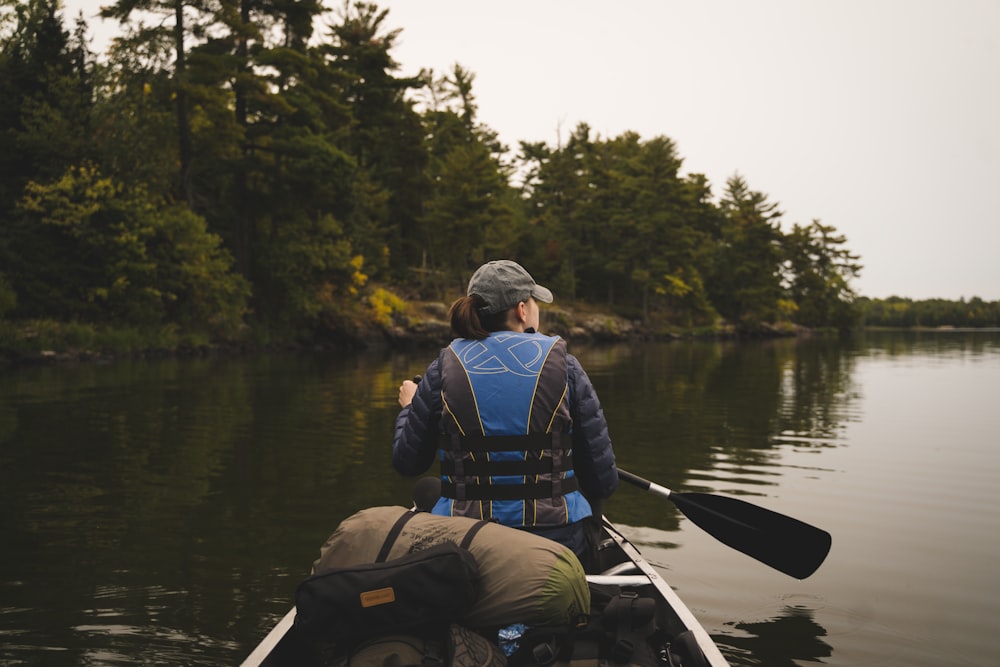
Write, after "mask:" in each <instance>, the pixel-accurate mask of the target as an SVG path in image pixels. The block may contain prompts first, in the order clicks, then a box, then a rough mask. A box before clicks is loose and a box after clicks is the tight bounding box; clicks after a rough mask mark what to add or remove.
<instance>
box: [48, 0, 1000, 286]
mask: <svg viewBox="0 0 1000 667" xmlns="http://www.w3.org/2000/svg"><path fill="white" fill-rule="evenodd" d="M104 1H105V2H108V1H109V0H104ZM65 4H66V6H67V8H68V11H67V17H68V18H71V17H73V16H75V15H76V12H77V9H79V8H83V9H84V12H85V14H87V15H90V14H92V13H94V12H96V9H97V7H99V6H100V4H101V2H100V0H65ZM377 4H378V6H379V7H382V8H385V9H388V10H389V16H388V18H387V23H388V27H389V28H402V30H403V32H402V33H401V35H400V37H399V39H398V41H397V46H396V49H395V50H394V51H393V54H394V56H395V58H396V60H397V61H398V62H399V63H400V64H401V69H400V72H399V74H400V75H410V74H416V73H417V71H418V70H419V69H420V68H422V67H426V68H433V69H434V70H435V71H436V72H438V73H442V74H443V73H445V72H447V71H449V70H450V69H451V67H452V66H453V65H454V63H456V62H457V63H460V64H461V65H462V66H463V67H465V68H466V69H467V70H469V71H471V72H473V73H474V74H475V76H476V79H475V83H474V85H473V93H474V95H475V96H476V98H477V102H478V105H479V118H480V120H481V121H482V122H484V123H485V124H487V125H489V126H490V127H492V128H493V129H494V130H496V131H497V132H498V133H499V134H500V137H501V139H502V140H503V141H504V142H506V143H507V144H508V145H509V146H510V147H511V148H516V147H517V142H518V141H520V140H528V141H545V142H547V143H549V144H550V145H555V144H556V143H557V141H558V139H559V137H560V136H561V137H562V138H565V137H566V136H567V135H568V134H569V133H570V132H571V131H572V130H573V129H574V128H575V127H576V125H577V124H578V123H580V122H586V123H587V124H588V125H590V126H591V128H592V130H593V132H594V134H595V135H599V136H600V137H601V138H612V137H615V136H618V135H620V134H621V133H623V132H626V131H630V130H631V131H635V132H637V133H638V134H639V135H640V136H641V137H642V138H643V139H651V138H653V137H655V136H660V135H664V136H667V137H669V138H671V139H672V140H673V141H674V142H675V143H676V145H677V148H678V152H679V153H680V155H681V157H682V158H684V169H683V171H684V172H686V173H687V172H699V173H703V174H705V175H706V176H707V177H708V179H709V182H710V183H711V184H712V186H713V192H714V193H715V194H716V195H718V194H719V193H720V192H721V191H722V190H723V189H724V187H725V181H726V179H727V178H728V177H729V176H731V175H733V174H734V173H737V172H738V173H740V174H741V175H742V176H743V177H744V178H745V179H746V180H747V182H748V184H749V186H750V187H751V188H752V189H754V190H759V191H761V192H763V193H765V194H767V195H768V197H769V198H770V200H771V201H776V202H778V203H779V205H780V208H781V210H783V211H784V212H785V217H784V221H785V225H786V227H791V225H792V223H799V224H808V223H809V222H811V221H812V220H814V219H818V220H820V221H821V222H822V223H824V224H827V225H833V226H834V227H836V228H837V230H838V231H839V232H840V233H842V234H844V235H845V236H846V237H847V246H848V248H849V249H850V250H851V251H853V252H854V253H856V254H859V255H861V262H862V263H863V264H864V266H865V268H864V271H863V272H862V275H861V278H860V279H858V280H856V281H855V283H854V286H855V289H856V290H858V291H859V292H860V293H861V294H863V295H865V296H871V297H887V296H891V295H898V296H905V297H911V298H914V299H926V298H934V297H941V298H946V299H958V298H961V297H965V298H969V297H972V296H979V297H982V298H984V299H987V300H991V301H992V300H998V299H1000V261H998V260H997V259H996V257H997V254H998V251H1000V205H998V202H997V191H998V190H1000V188H998V187H997V184H998V183H997V182H998V180H1000V1H998V0H686V1H678V0H619V1H618V2H615V3H609V2H606V1H605V2H596V1H594V0H504V1H503V2H497V1H487V0H480V1H474V0H382V1H381V2H377ZM326 5H327V6H328V7H331V8H335V7H340V6H341V2H340V0H326ZM91 23H92V29H94V30H95V31H102V32H105V33H106V32H108V31H110V32H111V33H114V32H116V28H115V26H113V25H107V24H105V25H102V24H101V22H100V21H99V20H97V19H95V20H92V21H91Z"/></svg>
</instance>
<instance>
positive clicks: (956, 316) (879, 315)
mask: <svg viewBox="0 0 1000 667" xmlns="http://www.w3.org/2000/svg"><path fill="white" fill-rule="evenodd" d="M859 305H860V306H861V308H862V312H863V313H864V324H865V326H872V327H907V328H910V327H945V326H950V327H1000V301H983V300H982V299H980V298H978V297H973V298H971V299H969V300H968V301H966V300H965V299H960V300H958V301H948V300H946V299H924V300H920V301H914V300H913V299H904V298H901V297H896V296H894V297H890V298H888V299H868V298H861V299H859Z"/></svg>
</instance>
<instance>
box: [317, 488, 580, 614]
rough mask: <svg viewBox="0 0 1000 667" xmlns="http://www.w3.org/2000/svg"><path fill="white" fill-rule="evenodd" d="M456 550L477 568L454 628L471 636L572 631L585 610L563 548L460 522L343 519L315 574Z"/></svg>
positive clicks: (391, 514)
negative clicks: (475, 584)
mask: <svg viewBox="0 0 1000 667" xmlns="http://www.w3.org/2000/svg"><path fill="white" fill-rule="evenodd" d="M443 543H459V544H462V546H465V547H466V548H468V550H469V552H471V553H472V555H473V556H474V557H475V560H476V563H477V564H478V566H479V573H480V575H481V577H482V578H481V580H480V594H479V597H478V598H477V600H476V601H475V603H474V604H473V605H472V608H471V609H469V611H468V613H467V614H466V615H465V616H464V617H463V618H462V619H461V620H460V621H459V622H460V623H462V624H463V625H466V626H468V627H472V628H491V627H493V628H499V627H504V626H507V625H510V624H511V623H524V624H526V625H530V626H536V625H545V626H551V625H564V626H566V625H571V624H573V623H575V622H576V621H577V619H578V618H579V617H580V616H581V615H583V614H586V613H587V612H588V611H589V609H590V590H589V588H588V587H587V579H586V575H585V574H584V571H583V567H582V566H581V565H580V561H579V560H578V559H577V557H576V556H575V555H574V554H573V552H572V551H570V550H569V549H568V548H566V547H564V546H563V545H561V544H559V543H557V542H553V541H552V540H549V539H547V538H544V537H541V536H539V535H535V534H533V533H530V532H528V531H524V530H518V529H517V528H510V527H507V526H502V525H500V524H498V523H491V522H486V521H481V520H476V519H470V518H467V517H446V516H438V515H435V514H429V513H427V512H417V513H415V514H414V513H413V512H411V511H409V510H407V509H405V508H403V507H371V508H368V509H365V510H361V511H360V512H358V513H356V514H354V515H352V516H350V517H348V518H347V519H344V520H343V521H342V522H341V523H340V525H339V526H338V527H337V530H336V531H335V532H334V533H333V534H332V535H331V536H330V537H329V538H328V539H327V541H326V543H325V544H324V545H323V546H322V548H321V549H320V557H319V559H318V560H317V561H316V562H315V564H314V568H315V570H316V571H317V572H318V571H322V570H325V569H331V568H344V567H351V566H352V565H353V564H354V563H371V562H372V561H374V560H377V559H378V558H379V556H382V557H385V558H396V557H399V556H402V555H403V554H408V553H421V551H423V550H425V549H427V548H429V547H431V546H433V545H437V544H443Z"/></svg>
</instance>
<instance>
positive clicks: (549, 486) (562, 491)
mask: <svg viewBox="0 0 1000 667" xmlns="http://www.w3.org/2000/svg"><path fill="white" fill-rule="evenodd" d="M578 488H579V486H578V485H577V481H576V477H569V478H566V479H562V480H559V481H558V482H557V483H556V484H553V483H552V482H551V481H548V480H542V481H540V482H528V483H526V484H469V483H461V482H459V483H452V482H449V481H446V480H442V482H441V495H442V496H444V497H445V498H453V499H455V500H537V499H541V498H558V497H560V496H563V495H566V494H567V493H571V492H573V491H576V490H577V489H578Z"/></svg>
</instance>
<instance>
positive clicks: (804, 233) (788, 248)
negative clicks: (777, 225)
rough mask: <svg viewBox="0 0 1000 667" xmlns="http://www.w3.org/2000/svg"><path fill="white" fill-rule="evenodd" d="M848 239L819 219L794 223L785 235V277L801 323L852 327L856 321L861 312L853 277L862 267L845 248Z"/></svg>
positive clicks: (796, 317)
mask: <svg viewBox="0 0 1000 667" xmlns="http://www.w3.org/2000/svg"><path fill="white" fill-rule="evenodd" d="M846 242H847V239H846V238H845V237H844V236H843V235H837V234H836V228H834V227H832V226H829V225H823V224H820V222H819V221H818V220H814V221H813V222H812V224H811V225H807V226H802V225H794V226H793V228H792V231H791V232H789V234H788V235H787V236H785V238H784V240H783V244H784V248H785V279H786V284H787V291H788V295H789V297H790V298H791V299H792V300H793V301H794V302H795V305H796V315H795V321H796V322H798V323H799V324H803V325H805V326H809V327H820V326H832V327H839V328H849V327H851V326H853V325H855V324H856V323H857V321H858V319H859V315H860V313H859V312H858V309H857V307H856V305H855V300H856V298H857V295H856V294H855V293H854V290H852V289H851V287H850V279H851V278H855V277H857V276H858V275H859V274H860V273H861V268H862V267H861V265H860V264H858V261H857V260H858V259H859V258H858V256H857V255H854V254H852V253H850V252H849V251H848V250H847V249H846V248H844V247H843V246H844V244H845V243H846Z"/></svg>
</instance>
